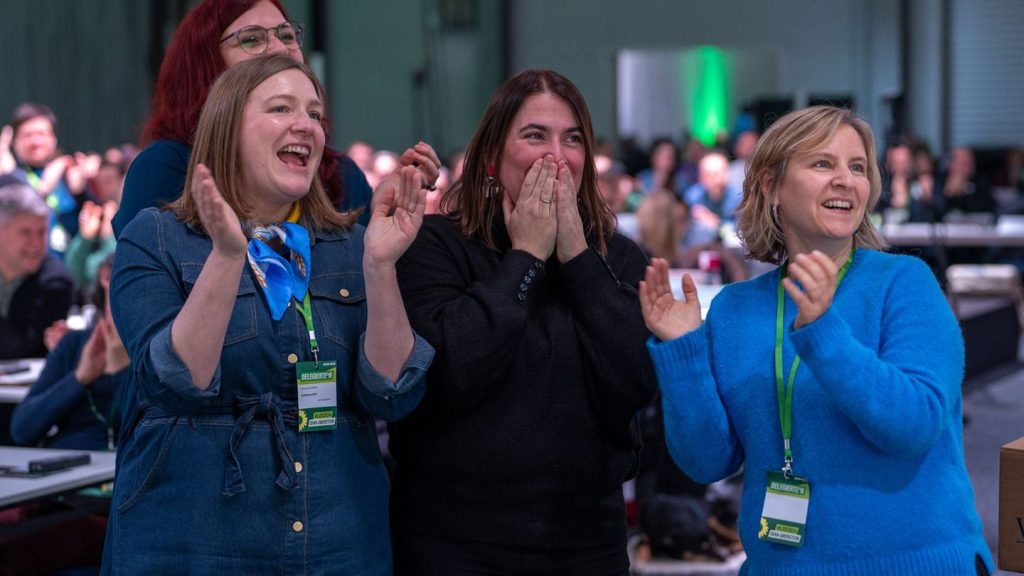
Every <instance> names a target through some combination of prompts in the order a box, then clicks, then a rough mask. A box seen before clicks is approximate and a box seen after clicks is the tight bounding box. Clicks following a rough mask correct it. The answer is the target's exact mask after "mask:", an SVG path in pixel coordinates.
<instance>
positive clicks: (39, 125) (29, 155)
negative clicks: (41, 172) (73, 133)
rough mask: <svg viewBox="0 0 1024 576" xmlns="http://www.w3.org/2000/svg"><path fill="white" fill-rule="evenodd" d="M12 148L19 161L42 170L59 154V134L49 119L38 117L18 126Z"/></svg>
mask: <svg viewBox="0 0 1024 576" xmlns="http://www.w3.org/2000/svg"><path fill="white" fill-rule="evenodd" d="M11 146H12V147H13V148H14V155H15V156H17V157H18V160H20V161H22V162H25V163H26V164H28V165H29V166H32V167H33V168H42V167H43V166H45V165H46V163H47V162H49V161H50V160H52V159H53V157H54V156H55V155H56V154H57V134H56V133H54V131H53V124H51V123H50V120H49V119H48V118H46V117H44V116H36V117H35V118H32V119H30V120H26V121H25V122H24V123H22V124H21V126H18V131H17V132H16V133H15V134H14V140H13V141H12V142H11Z"/></svg>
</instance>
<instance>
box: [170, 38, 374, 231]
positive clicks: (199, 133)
mask: <svg viewBox="0 0 1024 576" xmlns="http://www.w3.org/2000/svg"><path fill="white" fill-rule="evenodd" d="M287 70H298V71H300V72H302V73H303V74H305V75H306V77H307V78H309V81H310V82H312V83H313V87H314V89H316V93H317V96H319V97H320V100H321V101H322V102H323V103H324V108H325V109H326V107H327V101H326V97H325V95H324V89H323V86H322V85H321V84H320V81H319V80H317V77H316V75H315V74H313V71H312V70H310V69H309V67H308V66H306V65H305V64H301V63H299V62H296V61H294V60H292V59H291V58H289V57H288V56H284V55H282V54H268V55H263V56H259V57H256V58H253V59H251V60H246V61H243V62H239V63H237V64H235V65H234V66H231V67H230V68H228V69H227V70H226V71H225V72H224V74H222V75H221V76H220V77H219V78H218V79H217V81H216V82H214V83H213V86H212V87H210V95H209V96H208V97H207V98H206V103H205V104H204V105H203V110H202V112H201V113H200V115H199V122H198V124H197V126H196V137H195V141H194V143H193V146H192V156H191V157H190V158H189V162H188V174H187V175H186V176H185V193H184V194H183V195H182V196H181V198H179V199H178V200H177V201H175V202H174V203H173V204H171V207H172V208H173V209H174V210H175V212H176V213H177V214H178V217H179V218H180V219H181V220H182V221H184V222H186V223H188V224H192V225H194V226H198V227H200V228H201V227H202V224H201V222H200V221H199V212H198V210H197V208H196V204H195V201H194V200H193V198H192V192H191V182H192V179H193V177H194V175H195V169H196V166H197V165H198V164H200V163H202V164H205V165H206V166H207V167H208V168H209V169H210V173H211V174H212V175H213V178H214V180H215V181H216V182H217V187H218V188H219V189H220V192H221V194H222V195H223V196H224V200H225V201H227V203H228V205H229V206H231V208H232V209H234V211H235V213H236V214H238V218H239V219H240V220H242V221H243V222H244V221H245V220H248V219H249V217H250V213H251V210H252V204H251V203H250V202H249V201H248V200H247V199H246V197H245V193H244V191H243V190H242V174H241V166H242V161H241V158H240V153H241V151H240V147H239V142H238V134H239V133H240V131H241V123H242V118H243V112H244V110H245V104H246V102H247V101H248V99H249V94H250V93H252V91H253V90H255V89H256V87H257V86H259V85H260V84H262V83H263V82H264V81H265V80H267V79H268V78H270V77H271V76H274V75H275V74H279V73H281V72H284V71H287ZM302 219H303V221H304V222H305V223H306V224H307V225H309V226H312V227H315V228H347V227H349V226H351V225H352V223H353V222H355V220H356V217H355V215H353V214H352V213H350V212H345V213H338V212H336V211H335V210H334V207H333V206H332V205H331V203H330V201H329V200H328V199H327V194H326V192H325V191H324V187H323V184H321V182H320V178H319V177H314V178H313V183H312V185H311V186H310V189H309V193H308V194H307V195H306V196H305V197H304V198H303V199H302Z"/></svg>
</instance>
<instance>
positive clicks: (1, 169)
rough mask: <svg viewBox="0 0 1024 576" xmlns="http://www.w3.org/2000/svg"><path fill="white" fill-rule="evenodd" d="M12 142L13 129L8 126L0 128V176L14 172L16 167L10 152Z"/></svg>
mask: <svg viewBox="0 0 1024 576" xmlns="http://www.w3.org/2000/svg"><path fill="white" fill-rule="evenodd" d="M13 140H14V128H12V127H11V126H10V125H9V124H7V125H5V126H4V127H3V128H0V174H8V173H10V172H14V169H15V168H17V167H18V164H17V162H15V160H14V154H13V153H12V152H11V142H12V141H13Z"/></svg>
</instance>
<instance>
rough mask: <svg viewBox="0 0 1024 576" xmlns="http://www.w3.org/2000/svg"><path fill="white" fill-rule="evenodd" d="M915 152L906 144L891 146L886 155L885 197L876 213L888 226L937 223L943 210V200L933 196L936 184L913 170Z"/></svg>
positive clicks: (883, 185) (883, 194) (883, 183)
mask: <svg viewBox="0 0 1024 576" xmlns="http://www.w3.org/2000/svg"><path fill="white" fill-rule="evenodd" d="M914 163H915V160H914V153H913V152H912V151H911V150H910V147H909V146H907V145H906V144H896V145H894V146H890V147H889V149H888V150H886V152H885V172H884V173H883V174H882V196H881V197H880V198H879V200H878V207H877V208H876V211H877V212H879V213H880V214H882V215H883V218H884V221H885V222H886V223H887V224H888V223H897V224H898V223H902V222H935V221H936V220H937V219H938V215H939V213H940V212H941V211H942V198H941V197H939V198H936V197H935V196H934V195H933V194H932V190H933V188H934V186H933V182H932V180H931V178H930V172H929V177H928V178H927V179H921V178H919V177H918V174H917V173H916V171H915V169H914Z"/></svg>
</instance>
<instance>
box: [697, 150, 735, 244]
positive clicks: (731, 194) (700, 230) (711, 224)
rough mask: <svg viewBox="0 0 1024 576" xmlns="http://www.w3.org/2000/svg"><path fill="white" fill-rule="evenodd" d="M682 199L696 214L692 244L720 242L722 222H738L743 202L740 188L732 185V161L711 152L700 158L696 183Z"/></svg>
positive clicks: (718, 153) (722, 155)
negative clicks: (730, 168) (730, 164)
mask: <svg viewBox="0 0 1024 576" xmlns="http://www.w3.org/2000/svg"><path fill="white" fill-rule="evenodd" d="M683 198H684V199H685V200H686V204H687V205H689V206H690V209H691V210H692V211H693V220H694V224H695V227H696V229H695V230H694V232H693V241H694V242H696V243H698V244H703V243H705V242H712V241H714V240H715V239H718V238H719V229H720V227H721V226H722V223H723V222H732V221H734V220H735V215H734V214H733V213H734V212H735V211H736V207H737V206H739V205H740V200H742V199H743V194H742V192H741V190H740V189H739V187H738V186H736V185H735V184H734V183H732V182H729V159H728V158H726V157H725V154H722V153H721V152H708V153H707V154H705V155H704V157H703V158H701V159H700V164H698V170H697V183H696V184H694V185H693V186H690V187H689V188H687V189H686V195H685V196H684V197H683Z"/></svg>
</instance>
